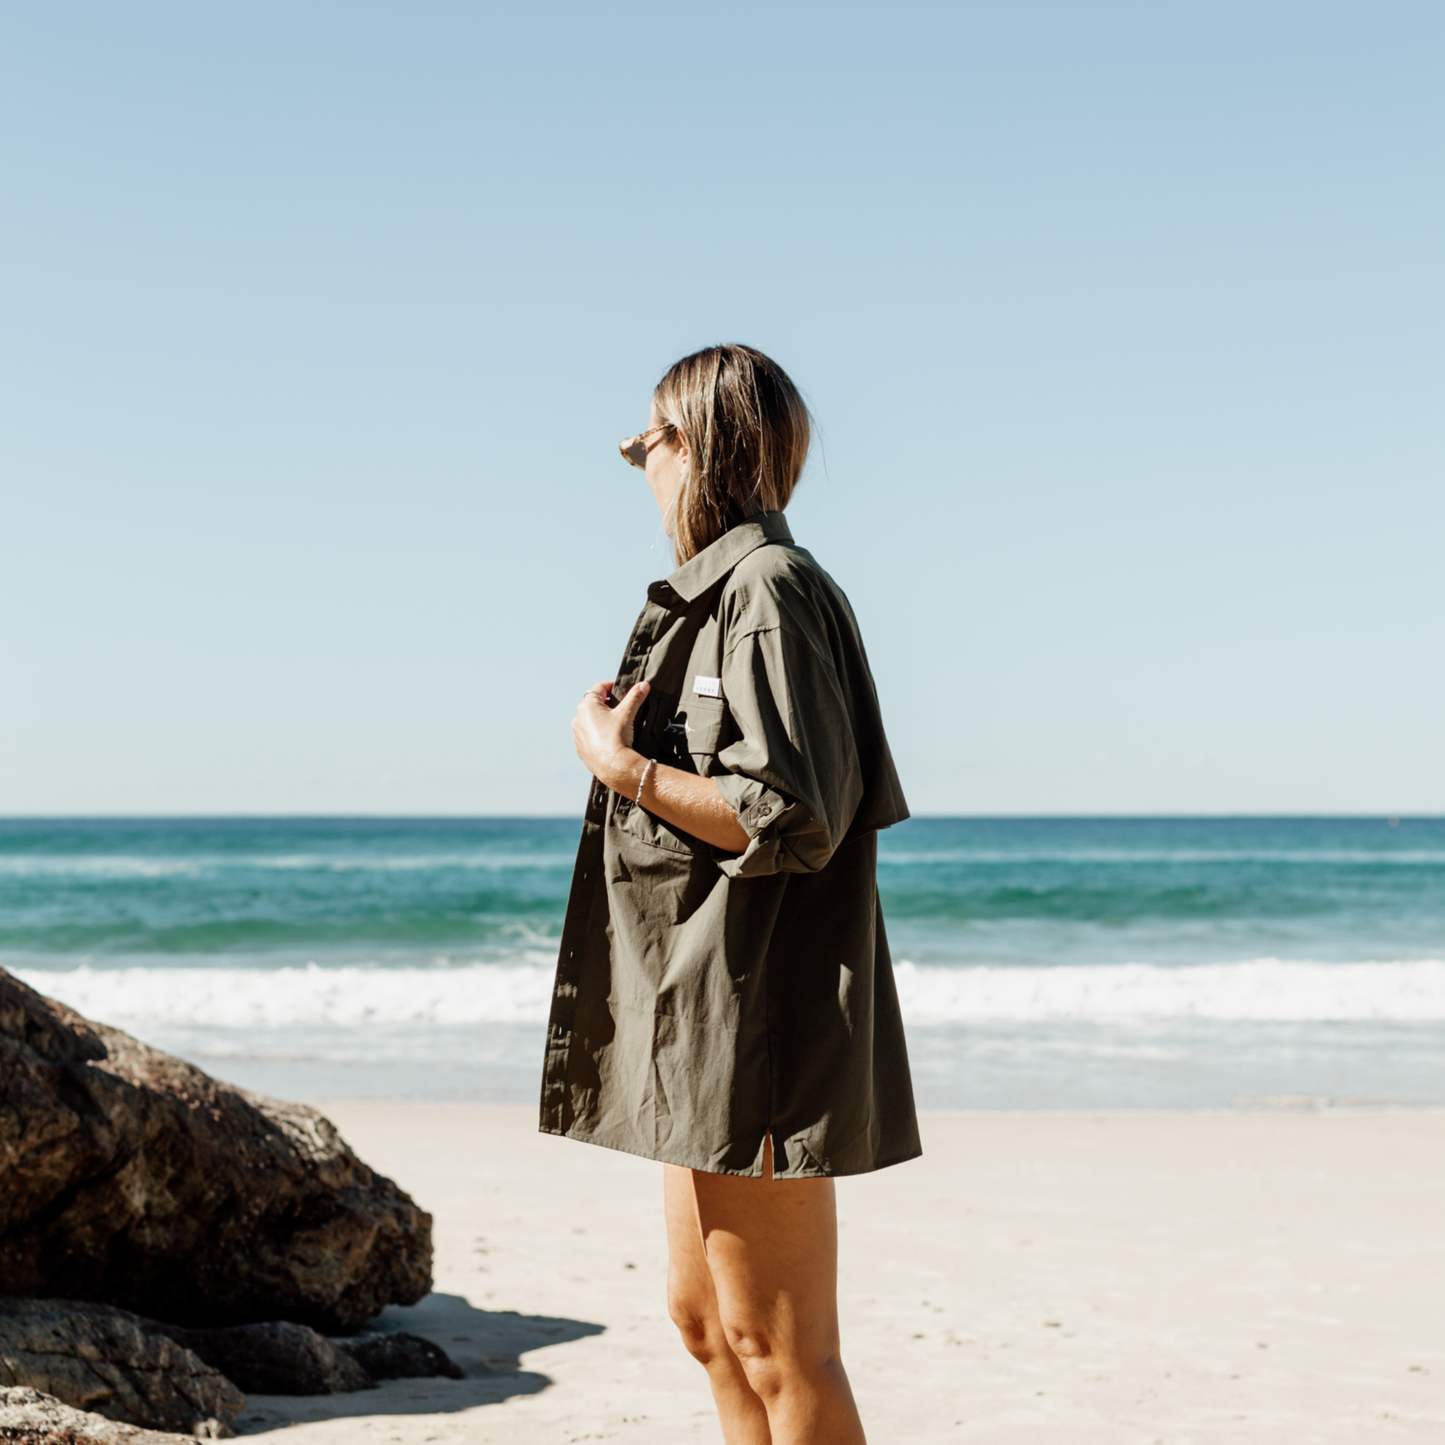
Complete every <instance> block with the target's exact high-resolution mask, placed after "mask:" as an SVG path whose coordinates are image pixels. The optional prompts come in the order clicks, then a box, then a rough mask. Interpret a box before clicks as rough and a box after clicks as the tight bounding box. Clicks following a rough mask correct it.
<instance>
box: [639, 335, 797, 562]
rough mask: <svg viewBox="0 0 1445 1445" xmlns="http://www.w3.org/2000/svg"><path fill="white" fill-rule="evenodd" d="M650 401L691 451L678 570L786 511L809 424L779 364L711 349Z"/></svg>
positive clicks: (688, 361)
mask: <svg viewBox="0 0 1445 1445" xmlns="http://www.w3.org/2000/svg"><path fill="white" fill-rule="evenodd" d="M652 399H653V402H654V404H655V405H656V407H657V419H658V421H659V422H661V423H663V424H665V425H667V426H670V427H672V428H674V429H675V430H676V431H677V432H679V433H681V436H682V439H683V440H684V441H685V442H686V443H687V448H688V462H687V467H686V469H685V470H684V472H683V477H682V485H681V487H680V488H679V489H678V493H677V497H676V499H675V501H674V502H673V507H672V516H671V518H670V522H671V525H670V526H669V527H668V531H669V533H670V534H671V536H672V545H673V550H674V552H675V553H676V554H677V560H678V562H679V563H682V562H686V561H688V560H689V559H690V558H692V557H695V556H697V554H698V553H699V552H701V551H702V550H703V548H705V547H708V546H710V545H711V544H712V543H713V542H716V541H717V539H718V538H719V537H721V536H722V535H723V533H724V532H726V531H727V530H728V529H729V528H730V527H735V526H736V525H737V524H738V523H739V522H741V521H742V520H743V519H744V518H746V517H751V516H754V515H756V514H757V513H758V512H781V511H782V510H783V508H784V507H786V506H787V505H788V499H789V498H790V497H791V496H792V495H793V489H794V488H795V487H796V486H797V485H798V478H799V477H801V476H802V474H803V463H804V462H805V461H806V460H807V457H808V442H809V439H810V436H811V425H810V418H809V416H808V408H807V406H806V405H805V404H804V402H803V398H802V397H801V396H800V395H799V394H798V388H797V387H795V386H794V385H793V383H792V381H791V380H789V378H788V374H787V372H785V371H784V370H783V368H782V367H781V366H779V365H778V363H777V362H776V361H772V360H770V359H769V358H768V357H766V356H764V355H763V354H762V352H761V351H754V350H753V348H752V347H750V346H709V347H707V348H706V349H704V350H702V351H695V352H693V354H692V355H691V356H684V357H683V358H682V360H681V361H678V362H675V363H674V364H673V365H672V366H670V367H669V368H668V371H667V374H666V375H665V376H664V377H663V378H662V380H661V381H659V382H658V383H657V389H656V390H655V391H654V392H653V394H652Z"/></svg>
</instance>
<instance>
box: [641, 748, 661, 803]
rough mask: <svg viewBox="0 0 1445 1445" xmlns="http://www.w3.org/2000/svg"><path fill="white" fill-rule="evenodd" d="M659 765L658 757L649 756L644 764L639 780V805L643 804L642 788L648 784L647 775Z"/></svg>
mask: <svg viewBox="0 0 1445 1445" xmlns="http://www.w3.org/2000/svg"><path fill="white" fill-rule="evenodd" d="M656 766H657V759H656V758H648V760H647V761H646V762H645V763H643V765H642V776H641V777H640V778H638V780H637V806H638V807H639V808H640V807H641V806H642V790H643V789H644V788H645V787H646V786H647V775H648V773H650V772H651V771H652V770H653V768H655V767H656Z"/></svg>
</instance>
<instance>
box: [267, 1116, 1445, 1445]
mask: <svg viewBox="0 0 1445 1445" xmlns="http://www.w3.org/2000/svg"><path fill="white" fill-rule="evenodd" d="M327 1112H328V1113H329V1114H330V1115H331V1117H332V1118H334V1119H335V1120H336V1122H337V1123H338V1125H339V1126H340V1127H341V1129H342V1130H343V1132H344V1133H345V1134H346V1136H347V1138H348V1139H349V1140H350V1141H351V1142H352V1144H353V1145H354V1146H355V1147H356V1148H357V1150H358V1151H359V1152H360V1153H361V1154H362V1155H363V1157H365V1158H366V1159H367V1160H368V1161H369V1162H371V1163H372V1164H373V1165H374V1166H375V1167H377V1168H379V1169H381V1170H383V1171H385V1172H387V1173H389V1174H391V1175H393V1176H394V1177H395V1178H396V1179H397V1180H398V1181H400V1182H401V1183H402V1185H403V1186H404V1187H406V1188H407V1189H408V1190H410V1191H411V1192H412V1193H413V1194H414V1196H415V1197H416V1198H417V1199H418V1200H419V1201H420V1202H421V1203H422V1204H423V1205H424V1206H425V1207H427V1208H428V1209H430V1210H432V1211H433V1212H434V1214H435V1216H436V1246H437V1258H436V1292H435V1293H434V1294H433V1295H432V1296H430V1297H429V1298H428V1299H427V1300H425V1301H424V1302H423V1303H422V1304H421V1305H419V1306H417V1307H416V1308H414V1309H407V1310H402V1309H394V1310H392V1311H390V1312H389V1314H388V1318H389V1320H391V1321H394V1322H395V1323H396V1324H398V1325H403V1324H404V1326H405V1327H407V1328H410V1329H413V1330H415V1331H416V1332H418V1333H421V1334H425V1335H428V1336H430V1337H431V1338H434V1339H435V1340H437V1341H438V1342H439V1343H440V1344H442V1345H443V1346H444V1347H445V1348H446V1349H447V1350H448V1351H449V1352H450V1353H451V1354H452V1356H453V1358H454V1359H456V1361H457V1362H458V1363H459V1364H461V1365H462V1366H464V1367H465V1368H466V1369H467V1371H468V1378H466V1379H465V1380H459V1381H451V1380H435V1381H396V1382H392V1383H390V1384H387V1385H384V1386H382V1387H381V1388H380V1389H378V1390H375V1391H369V1392H365V1393H360V1394H355V1395H343V1396H331V1397H324V1398H318V1399H282V1398H276V1397H260V1396H255V1397H252V1399H251V1401H250V1405H249V1408H248V1410H247V1413H246V1414H245V1415H244V1416H243V1418H242V1420H241V1422H240V1426H239V1428H240V1433H241V1434H243V1435H246V1436H253V1437H261V1438H265V1437H268V1436H270V1435H272V1434H274V1433H278V1432H280V1431H282V1430H284V1431H285V1434H286V1438H287V1439H289V1440H296V1441H304V1442H316V1445H321V1442H341V1441H348V1442H352V1441H357V1442H371V1441H376V1442H391V1441H395V1442H401V1445H411V1442H422V1441H440V1442H447V1441H458V1442H463V1441H464V1442H469V1445H470V1442H497V1445H503V1442H505V1445H513V1442H516V1445H522V1442H526V1445H532V1442H537V1445H541V1442H551V1441H583V1440H616V1441H624V1442H635V1445H663V1442H676V1441H688V1440H697V1441H708V1442H712V1441H718V1440H720V1438H721V1437H720V1435H719V1432H718V1429H717V1425H716V1422H715V1420H714V1417H713V1414H712V1409H711V1403H710V1400H709V1397H708V1394H707V1388H706V1384H705V1381H704V1377H703V1374H702V1371H701V1370H700V1369H699V1368H698V1367H697V1366H696V1365H695V1364H694V1363H693V1362H692V1361H691V1360H690V1359H689V1358H688V1357H687V1356H686V1355H684V1354H683V1352H682V1350H681V1348H680V1347H679V1346H678V1344H677V1343H676V1340H675V1336H674V1334H673V1331H672V1327H671V1325H670V1324H669V1322H668V1320H667V1317H666V1313H665V1308H664V1297H663V1287H664V1274H665V1254H664V1249H663V1240H662V1228H661V1210H660V1198H659V1195H660V1187H659V1180H658V1166H656V1165H655V1164H652V1163H649V1162H647V1161H643V1160H638V1159H633V1158H630V1157H628V1156H625V1155H618V1154H612V1153H608V1152H606V1151H604V1150H601V1149H595V1148H590V1147H586V1146H582V1145H578V1144H573V1143H570V1142H568V1141H565V1140H558V1139H553V1138H544V1137H541V1136H539V1135H538V1134H537V1133H536V1132H535V1116H534V1113H533V1111H532V1110H531V1109H530V1108H525V1107H486V1106H470V1105H410V1104H396V1105H391V1104H374V1103H367V1104H337V1105H332V1106H329V1107H328V1108H327ZM923 1130H924V1146H925V1157H924V1158H923V1159H922V1160H920V1161H917V1162H915V1163H912V1164H909V1165H905V1166H902V1167H899V1168H896V1169H891V1170H887V1171H884V1172H883V1173H880V1174H877V1175H873V1176H870V1177H866V1178H861V1179H852V1180H845V1181H843V1182H842V1183H841V1184H840V1186H839V1202H840V1214H841V1218H842V1241H843V1262H842V1271H841V1283H840V1295H841V1304H842V1311H843V1323H844V1345H845V1355H846V1363H847V1366H848V1369H849V1372H850V1374H851V1376H852V1380H853V1384H854V1389H855V1390H856V1392H857V1394H858V1397H859V1401H860V1405H861V1407H862V1410H863V1414H864V1419H865V1422H866V1423H867V1426H868V1429H869V1437H870V1439H872V1440H873V1441H875V1442H880V1445H881V1442H891V1441H911V1442H934V1441H940V1442H942V1441H949V1442H954V1441H960V1442H967V1441H980V1442H982V1441H987V1442H990V1445H1012V1442H1020V1445H1022V1442H1025V1441H1027V1442H1029V1445H1052V1442H1058V1445H1066V1442H1067V1445H1096V1442H1097V1445H1127V1442H1134V1441H1138V1442H1141V1445H1151V1442H1167V1445H1202V1442H1213V1441H1220V1442H1223V1441H1229V1442H1260V1445H1265V1442H1269V1445H1310V1442H1340V1445H1346V1442H1358V1441H1365V1440H1382V1441H1383V1440H1419V1441H1427V1440H1428V1441H1437V1440H1440V1439H1442V1438H1445V1329H1442V1327H1441V1305H1440V1301H1441V1298H1442V1294H1445V1230H1442V1229H1441V1227H1440V1220H1441V1219H1442V1218H1445V1111H1388V1112H1387V1111H1380V1112H1373V1111H1362V1112H1358V1113H1350V1112H1345V1111H1323V1112H1316V1111H1308V1112H1293V1111H1284V1110H1281V1111H1266V1112H1238V1113H1117V1114H1019V1113H997V1114H944V1113H935V1114H928V1115H925V1116H924V1118H923Z"/></svg>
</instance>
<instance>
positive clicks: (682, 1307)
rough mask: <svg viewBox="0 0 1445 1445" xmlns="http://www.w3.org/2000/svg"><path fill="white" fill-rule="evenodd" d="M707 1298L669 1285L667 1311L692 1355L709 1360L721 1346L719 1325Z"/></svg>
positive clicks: (722, 1344)
mask: <svg viewBox="0 0 1445 1445" xmlns="http://www.w3.org/2000/svg"><path fill="white" fill-rule="evenodd" d="M710 1305H711V1302H710V1301H707V1300H703V1299H701V1298H699V1297H698V1296H697V1295H695V1294H693V1293H692V1292H691V1291H688V1290H685V1289H676V1288H669V1289H668V1292H667V1313H668V1316H669V1317H670V1318H671V1320H672V1322H673V1324H674V1325H676V1326H677V1332H678V1334H679V1335H681V1336H682V1343H683V1346H684V1348H685V1349H686V1350H687V1352H688V1354H690V1355H691V1356H692V1357H693V1359H695V1360H699V1361H701V1362H702V1363H703V1364H704V1365H706V1364H709V1363H710V1362H711V1361H712V1360H713V1359H715V1358H716V1357H717V1356H718V1355H719V1354H720V1353H721V1352H722V1351H723V1350H724V1349H726V1343H725V1341H724V1338H723V1332H722V1325H721V1323H720V1322H719V1320H718V1317H717V1311H716V1309H713V1308H711V1307H710Z"/></svg>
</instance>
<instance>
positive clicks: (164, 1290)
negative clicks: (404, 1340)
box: [0, 969, 431, 1334]
mask: <svg viewBox="0 0 1445 1445" xmlns="http://www.w3.org/2000/svg"><path fill="white" fill-rule="evenodd" d="M430 1287H431V1216H430V1215H428V1214H425V1213H423V1211H421V1210H420V1209H418V1208H417V1207H416V1205H415V1204H414V1203H413V1202H412V1201H411V1199H410V1198H409V1197H408V1196H407V1195H406V1194H404V1193H403V1192H402V1191H401V1190H400V1189H398V1188H397V1187H396V1185H395V1184H393V1183H392V1182H391V1180H389V1179H385V1178H383V1177H382V1176H380V1175H379V1174H374V1173H373V1172H372V1171H371V1170H370V1169H368V1168H367V1167H366V1165H365V1164H363V1163H362V1162H361V1160H359V1159H358V1158H357V1157H356V1156H355V1155H354V1154H353V1153H352V1152H351V1150H350V1149H348V1148H347V1147H346V1144H345V1143H344V1142H343V1141H342V1139H341V1137H340V1135H339V1134H338V1133H337V1132H336V1130H335V1128H334V1127H333V1126H332V1125H331V1123H330V1122H329V1121H328V1120H327V1119H325V1118H324V1117H322V1115H320V1114H318V1113H317V1112H316V1111H315V1110H314V1109H308V1108H306V1107H304V1106H303V1105H300V1104H284V1103H280V1102H278V1101H276V1100H274V1099H267V1098H264V1097H262V1096H260V1095H257V1094H250V1093H247V1092H246V1091H245V1090H243V1089H237V1088H233V1087H231V1086H230V1085H228V1084H222V1083H219V1082H217V1081H216V1080H214V1079H212V1078H210V1077H209V1076H208V1075H206V1074H204V1073H202V1072H201V1070H199V1069H196V1068H192V1067H191V1066H190V1065H189V1064H186V1063H182V1062H181V1060H179V1059H175V1058H172V1057H171V1056H170V1055H169V1054H163V1053H161V1052H160V1051H159V1050H157V1049H152V1048H148V1047H147V1046H146V1045H144V1044H142V1043H139V1042H137V1041H136V1040H135V1039H133V1038H131V1037H130V1036H129V1035H128V1034H124V1033H121V1032H120V1031H119V1030H118V1029H112V1028H108V1027H107V1026H105V1025H104V1024H95V1023H90V1022H88V1021H87V1020H85V1019H83V1018H81V1017H80V1015H79V1014H76V1013H74V1012H72V1011H71V1010H70V1009H67V1008H65V1007H64V1006H63V1005H61V1004H57V1003H54V1002H52V1001H51V1000H49V999H46V998H44V997H42V996H41V995H40V994H38V993H36V992H34V991H33V990H32V989H29V988H26V987H25V985H24V984H22V983H20V982H19V981H18V980H16V979H14V978H12V977H11V976H10V975H9V974H8V973H6V972H5V971H4V970H3V969H0V1293H11V1294H18V1295H37V1294H44V1295H64V1296H67V1297H70V1298H75V1299H84V1300H100V1301H105V1302H107V1303H111V1304H118V1305H124V1306H125V1307H127V1308H128V1309H133V1310H136V1311H137V1312H139V1313H141V1314H144V1315H149V1316H153V1317H156V1318H159V1319H165V1320H174V1321H177V1322H178V1323H181V1324H185V1325H196V1326H203V1325H233V1324H246V1323H250V1322H252V1321H264V1320H275V1319H277V1318H283V1319H289V1320H296V1321H298V1322H300V1323H303V1324H309V1325H312V1326H314V1327H315V1328H316V1329H319V1330H323V1331H327V1332H329V1333H333V1334H346V1333H347V1332H349V1331H351V1330H355V1329H358V1328H359V1327H360V1326H361V1325H362V1324H363V1323H364V1322H365V1321H367V1320H368V1319H370V1318H371V1317H372V1316H373V1315H375V1314H376V1313H378V1311H380V1310H381V1308H382V1307H383V1306H384V1305H387V1304H392V1303H395V1304H414V1303H415V1302H416V1301H417V1300H419V1299H421V1298H422V1296H423V1295H425V1294H426V1292H427V1291H428V1289H430Z"/></svg>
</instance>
